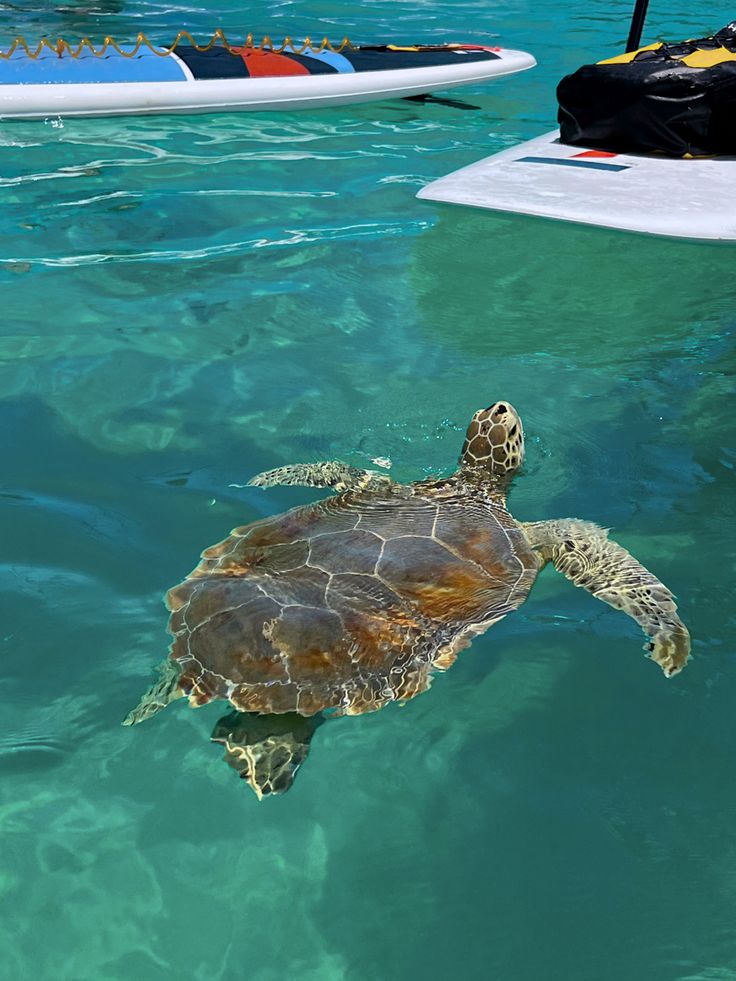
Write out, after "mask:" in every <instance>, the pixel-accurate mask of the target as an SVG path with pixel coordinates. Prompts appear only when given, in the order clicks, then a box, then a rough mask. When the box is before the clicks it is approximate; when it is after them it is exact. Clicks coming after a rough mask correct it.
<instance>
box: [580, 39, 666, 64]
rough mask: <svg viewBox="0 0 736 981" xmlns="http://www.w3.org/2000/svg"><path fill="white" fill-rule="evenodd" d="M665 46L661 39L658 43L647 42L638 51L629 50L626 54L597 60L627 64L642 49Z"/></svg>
mask: <svg viewBox="0 0 736 981" xmlns="http://www.w3.org/2000/svg"><path fill="white" fill-rule="evenodd" d="M662 47H664V45H663V44H662V42H661V41H658V42H657V43H656V44H647V45H646V47H643V48H637V49H636V51H627V52H626V53H625V54H621V55H616V57H615V58H606V59H605V60H604V61H598V62H596V64H597V65H626V64H628V62H630V61H633V60H634V58H636V56H637V55H638V54H640V53H641V52H642V51H657V50H658V49H659V48H662Z"/></svg>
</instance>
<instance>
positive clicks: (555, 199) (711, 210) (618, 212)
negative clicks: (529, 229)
mask: <svg viewBox="0 0 736 981" xmlns="http://www.w3.org/2000/svg"><path fill="white" fill-rule="evenodd" d="M735 191H736V157H716V158H710V159H697V160H676V159H672V158H669V157H663V156H657V155H654V154H651V155H641V156H638V155H628V154H622V153H618V154H605V153H602V152H601V151H598V150H586V149H585V148H584V147H573V146H565V145H564V144H562V143H560V142H559V133H558V132H557V131H554V132H552V133H546V134H545V135H544V136H540V137H538V138H537V139H535V140H529V142H527V143H521V144H520V145H519V146H516V147H512V148H511V149H510V150H503V151H502V152H501V153H496V154H494V155H493V156H492V157H487V158H486V159H485V160H480V161H479V162H478V163H475V164H471V165H470V166H469V167H464V168H463V169H462V170H456V171H455V172H454V173H452V174H448V175H447V177H442V178H440V179H439V180H436V181H434V182H433V183H431V184H428V185H427V186H426V187H424V188H423V189H422V190H421V191H420V192H419V194H418V195H417V197H419V198H424V199H425V200H428V201H443V202H447V203H450V204H465V205H469V206H470V207H473V208H485V209H486V210H489V211H505V212H509V211H510V212H514V213H515V214H522V215H536V216H539V217H544V218H556V219H558V220H560V221H571V222H578V223H580V224H584V225H599V226H602V227H604V228H617V229H622V230H626V231H632V232H643V233H645V234H648V235H666V236H672V237H675V238H690V239H717V240H724V241H734V240H736V193H735Z"/></svg>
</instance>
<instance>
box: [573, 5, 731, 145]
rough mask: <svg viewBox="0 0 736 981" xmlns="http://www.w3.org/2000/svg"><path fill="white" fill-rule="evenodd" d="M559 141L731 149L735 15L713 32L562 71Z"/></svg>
mask: <svg viewBox="0 0 736 981" xmlns="http://www.w3.org/2000/svg"><path fill="white" fill-rule="evenodd" d="M557 100H558V102H559V107H560V108H559V113H558V117H557V118H558V121H559V123H560V136H561V139H562V142H563V143H571V144H573V145H574V146H589V147H595V148H596V149H601V150H610V151H612V152H614V153H632V152H642V151H650V150H659V151H661V152H663V153H666V154H667V155H668V156H673V157H684V156H686V155H688V154H690V155H692V156H703V155H710V154H736V21H734V23H732V24H729V25H728V26H727V27H724V28H723V30H721V31H719V32H718V33H717V34H714V35H713V37H708V38H702V39H700V40H697V41H684V42H682V43H681V44H652V45H649V46H648V47H646V48H640V49H639V50H638V51H630V52H628V53H627V54H624V55H619V56H618V57H617V58H610V59H608V60H607V61H601V62H598V64H597V65H584V66H583V67H582V68H580V69H578V71H576V72H575V73H574V74H572V75H567V76H565V78H563V79H562V81H561V82H560V84H559V85H558V87H557Z"/></svg>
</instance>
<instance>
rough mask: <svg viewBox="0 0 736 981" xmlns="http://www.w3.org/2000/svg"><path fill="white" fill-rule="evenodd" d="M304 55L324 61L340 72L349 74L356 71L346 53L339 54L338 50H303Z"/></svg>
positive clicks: (304, 56)
mask: <svg viewBox="0 0 736 981" xmlns="http://www.w3.org/2000/svg"><path fill="white" fill-rule="evenodd" d="M302 57H303V58H314V59H315V60H316V61H323V62H324V63H325V64H326V65H330V66H331V67H332V68H334V69H335V71H337V72H340V74H349V73H350V72H354V71H355V69H354V68H353V66H352V65H351V64H350V62H349V61H348V59H347V58H346V57H345V55H341V54H338V53H337V51H303V52H302Z"/></svg>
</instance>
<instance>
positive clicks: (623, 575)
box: [523, 518, 690, 678]
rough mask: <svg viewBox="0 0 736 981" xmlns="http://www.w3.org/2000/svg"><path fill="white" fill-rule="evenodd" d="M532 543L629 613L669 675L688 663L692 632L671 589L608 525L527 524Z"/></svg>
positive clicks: (568, 573) (575, 521)
mask: <svg viewBox="0 0 736 981" xmlns="http://www.w3.org/2000/svg"><path fill="white" fill-rule="evenodd" d="M523 528H524V531H525V532H526V535H527V538H528V539H529V542H530V544H531V545H532V546H533V547H534V548H537V549H538V550H539V552H540V553H541V555H542V557H543V559H544V560H545V561H547V562H552V564H553V565H554V567H555V569H557V571H558V572H561V573H562V574H563V575H564V576H567V578H568V579H569V580H570V581H571V582H574V583H575V585H576V586H582V587H583V589H587V590H588V592H590V593H592V594H593V595H594V596H595V597H596V598H597V599H599V600H603V602H604V603H608V604H609V605H610V606H613V607H615V609H617V610H622V611H623V612H624V613H628V615H629V616H630V617H632V618H633V619H634V620H636V622H637V623H638V624H639V626H640V627H641V628H642V630H643V631H644V633H645V634H646V635H647V637H648V638H649V643H648V644H646V645H645V650H647V651H649V652H650V656H651V657H652V659H653V660H654V661H656V662H657V664H659V666H660V667H661V668H662V670H663V671H664V673H665V674H666V675H667V677H668V678H670V677H672V675H673V674H677V673H678V672H679V671H682V669H683V668H684V667H685V665H686V664H687V659H688V657H689V655H690V634H689V633H688V630H687V627H686V626H685V624H684V623H683V622H682V620H680V618H679V617H678V615H677V604H676V603H675V600H674V597H673V595H672V593H671V592H670V590H669V589H667V587H666V586H665V585H664V584H663V583H661V582H660V581H659V579H657V577H656V576H655V575H653V574H652V573H651V572H650V571H649V570H648V569H645V568H644V566H643V565H641V563H639V562H637V561H636V559H635V558H634V556H633V555H631V554H630V553H629V552H627V551H626V549H625V548H623V547H622V546H621V545H618V544H617V543H616V542H613V541H611V539H610V538H609V537H608V532H607V531H606V529H605V528H599V527H598V526H597V525H594V524H593V523H592V522H590V521H580V520H579V519H577V518H567V519H563V520H561V521H538V522H532V523H530V524H525V525H523Z"/></svg>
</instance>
